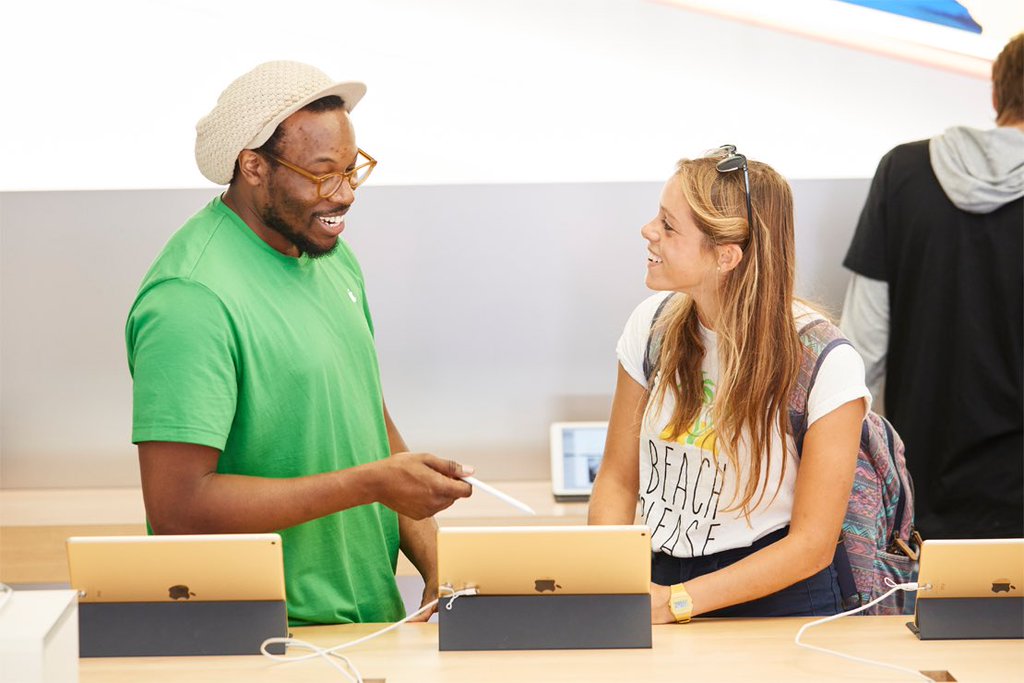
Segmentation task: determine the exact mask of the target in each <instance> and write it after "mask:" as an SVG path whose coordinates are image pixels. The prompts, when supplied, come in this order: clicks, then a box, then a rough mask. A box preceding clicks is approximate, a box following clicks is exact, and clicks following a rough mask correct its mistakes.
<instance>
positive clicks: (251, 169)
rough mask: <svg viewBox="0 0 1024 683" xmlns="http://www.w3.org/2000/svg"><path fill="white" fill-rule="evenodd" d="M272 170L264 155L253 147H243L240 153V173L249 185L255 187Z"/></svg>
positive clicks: (241, 177)
mask: <svg viewBox="0 0 1024 683" xmlns="http://www.w3.org/2000/svg"><path fill="white" fill-rule="evenodd" d="M269 172H270V165H269V164H268V163H267V160H266V159H264V158H263V156H262V155H260V154H257V153H256V152H254V151H253V150H251V149H243V150H242V151H241V152H239V153H238V175H239V177H240V179H241V180H242V181H243V182H244V183H245V184H247V185H252V186H253V187H255V186H257V185H260V184H262V183H263V182H264V181H265V180H266V178H267V174H268V173H269Z"/></svg>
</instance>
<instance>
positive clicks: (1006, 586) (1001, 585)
mask: <svg viewBox="0 0 1024 683" xmlns="http://www.w3.org/2000/svg"><path fill="white" fill-rule="evenodd" d="M1016 588H1017V587H1016V586H1014V585H1011V584H1010V580H1009V579H996V580H995V581H993V582H992V592H993V593H1009V592H1010V591H1012V590H1016Z"/></svg>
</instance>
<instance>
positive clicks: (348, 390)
mask: <svg viewBox="0 0 1024 683" xmlns="http://www.w3.org/2000/svg"><path fill="white" fill-rule="evenodd" d="M125 337H126V341H127V345H128V365H129V368H130V370H131V372H132V377H133V379H134V421H133V422H134V424H133V433H132V441H133V442H135V443H139V442H144V441H171V442H179V443H194V444H201V445H204V446H211V447H213V448H216V449H219V450H221V451H222V452H221V456H220V459H219V461H218V463H217V471H218V472H221V473H231V474H243V475H252V476H259V477H280V478H284V477H298V476H304V475H310V474H318V473H321V472H330V471H335V470H341V469H345V468H348V467H353V466H355V465H360V464H363V463H368V462H373V461H376V460H380V459H382V458H385V457H387V456H388V454H389V452H390V451H389V447H388V439H387V430H386V427H385V424H384V413H383V399H382V394H381V387H380V373H379V370H378V366H377V356H376V350H375V347H374V343H373V324H372V322H371V319H370V312H369V308H368V307H367V304H366V297H365V292H364V286H363V276H362V272H361V270H360V269H359V265H358V263H357V262H356V259H355V256H354V255H353V253H352V251H351V249H350V248H349V246H348V245H347V244H345V242H343V241H340V242H339V244H338V248H337V249H336V250H335V251H334V252H333V253H332V254H330V255H328V256H324V257H322V258H319V259H310V258H308V257H306V256H303V257H301V258H292V257H289V256H285V255H283V254H281V253H279V252H277V251H275V250H274V249H273V248H271V247H270V246H269V245H268V244H266V243H265V242H264V241H263V240H262V239H260V238H259V236H257V235H256V233H254V232H253V231H252V230H251V229H250V228H249V227H248V226H247V225H246V224H245V223H244V222H243V221H242V220H241V219H240V218H239V217H238V216H237V215H236V214H235V213H234V212H233V211H232V210H231V209H229V208H228V207H227V206H226V205H225V204H224V203H223V202H222V201H221V200H220V198H217V199H214V200H213V201H212V202H210V204H209V205H208V206H206V207H205V208H204V209H202V210H201V211H200V212H199V213H198V214H196V215H195V216H193V217H192V218H191V219H190V220H189V221H188V222H187V223H186V224H185V225H184V226H183V227H182V228H181V229H180V230H179V231H178V232H177V233H176V234H175V235H174V236H173V237H172V238H171V240H170V242H168V244H167V246H166V247H164V249H163V251H162V252H161V253H160V255H159V256H158V257H157V259H156V261H155V262H154V264H153V266H152V267H151V268H150V270H149V273H148V274H147V275H146V277H145V279H144V280H143V282H142V285H141V286H140V287H139V293H138V296H137V298H136V300H135V304H134V305H133V306H132V309H131V312H130V313H129V316H128V322H127V326H126V329H125ZM280 533H281V536H282V538H283V548H284V563H285V577H286V586H287V594H288V614H289V618H290V619H291V621H292V623H293V625H297V624H301V623H346V622H390V621H396V620H398V619H401V618H402V617H403V616H404V612H405V610H404V607H403V605H402V600H401V596H400V594H399V592H398V588H397V586H396V583H395V576H394V570H395V563H396V562H397V556H398V518H397V516H396V515H395V513H394V512H393V511H392V510H390V509H388V508H386V507H384V506H382V505H380V504H373V505H363V506H359V507H356V508H352V509H349V510H345V511H343V512H338V513H335V514H331V515H328V516H326V517H323V518H321V519H317V520H314V521H311V522H307V523H305V524H300V525H298V526H296V527H292V528H290V529H282V530H280Z"/></svg>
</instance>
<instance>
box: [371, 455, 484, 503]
mask: <svg viewBox="0 0 1024 683" xmlns="http://www.w3.org/2000/svg"><path fill="white" fill-rule="evenodd" d="M375 465H376V466H378V467H380V468H381V472H380V476H379V477H378V479H377V485H376V494H375V496H374V498H375V499H376V500H378V501H380V502H381V503H383V504H384V505H386V506H388V507H389V508H391V509H392V510H394V511H395V512H397V513H399V514H402V515H405V516H406V517H410V518H412V519H426V518H427V517H431V516H433V515H435V514H437V513H438V512H440V511H441V510H444V509H446V508H447V507H449V506H450V505H451V504H452V503H454V502H455V501H456V500H458V499H459V498H468V497H469V496H470V495H471V494H472V493H473V487H472V486H470V485H469V484H467V483H466V482H464V481H462V479H461V477H464V476H469V475H471V474H473V471H474V470H473V468H472V467H468V466H463V465H460V464H459V463H457V462H455V461H454V460H445V459H443V458H439V457H437V456H436V455H432V454H430V453H395V454H393V455H392V456H391V457H390V458H387V459H385V460H381V461H379V462H377V463H375Z"/></svg>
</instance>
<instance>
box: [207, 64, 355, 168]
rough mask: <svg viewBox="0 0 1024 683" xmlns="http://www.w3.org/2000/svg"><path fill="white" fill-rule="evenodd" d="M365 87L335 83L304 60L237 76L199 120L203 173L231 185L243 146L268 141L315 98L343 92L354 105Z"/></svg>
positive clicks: (349, 106)
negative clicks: (236, 162) (283, 124)
mask: <svg viewBox="0 0 1024 683" xmlns="http://www.w3.org/2000/svg"><path fill="white" fill-rule="evenodd" d="M365 93H366V85H365V84H363V83H358V82H347V83H335V82H334V81H332V80H331V79H330V78H329V77H328V76H327V74H325V73H324V72H323V71H320V70H319V69H317V68H315V67H312V66H309V65H308V64H302V63H300V62H287V61H278V62H266V63H265V64H260V65H259V66H257V67H256V68H255V69H253V70H252V71H250V72H248V73H246V74H244V75H242V76H240V77H238V78H237V79H235V81H234V82H233V83H231V85H229V86H228V87H227V88H225V89H224V92H222V93H221V94H220V97H219V98H218V99H217V106H215V107H214V108H213V111H211V112H210V113H209V114H207V115H206V116H204V117H203V118H202V119H200V120H199V123H197V124H196V163H197V164H198V165H199V170H200V171H201V172H202V174H203V175H204V176H206V177H207V178H209V179H210V180H212V181H213V182H215V183H217V184H218V185H227V184H228V183H230V182H231V176H232V174H233V173H234V168H235V160H236V159H237V158H238V153H239V152H241V151H242V150H243V149H255V148H257V147H259V146H260V145H262V144H263V143H264V142H266V141H267V140H268V139H269V138H270V136H271V135H273V134H274V131H275V130H277V127H278V125H280V123H281V122H282V121H284V120H285V119H286V118H288V117H289V116H291V115H292V114H294V113H295V112H297V111H298V110H299V109H302V108H303V107H305V106H306V105H307V104H309V103H310V102H313V101H315V100H319V99H320V98H322V97H328V96H330V95H338V96H339V97H341V99H342V100H343V101H344V102H345V111H352V110H353V109H354V108H355V106H356V104H357V103H358V102H359V100H360V99H362V97H363V95H364V94H365Z"/></svg>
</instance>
